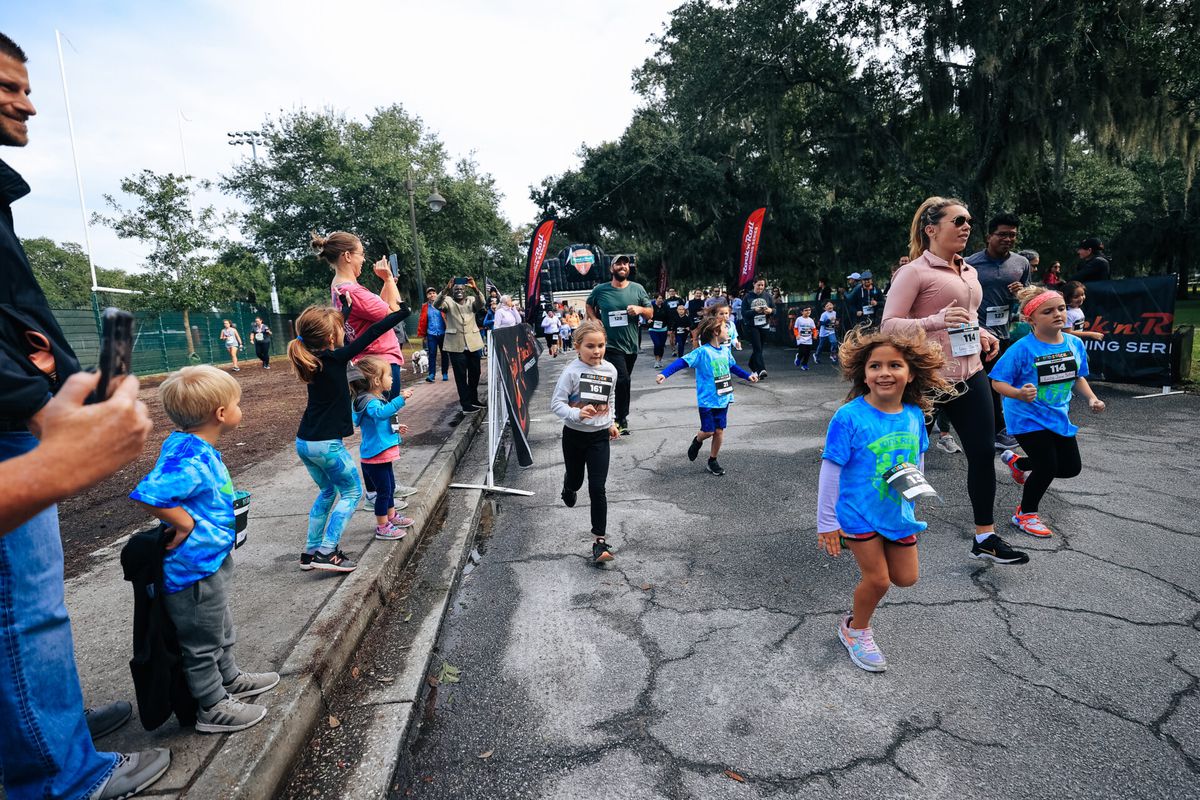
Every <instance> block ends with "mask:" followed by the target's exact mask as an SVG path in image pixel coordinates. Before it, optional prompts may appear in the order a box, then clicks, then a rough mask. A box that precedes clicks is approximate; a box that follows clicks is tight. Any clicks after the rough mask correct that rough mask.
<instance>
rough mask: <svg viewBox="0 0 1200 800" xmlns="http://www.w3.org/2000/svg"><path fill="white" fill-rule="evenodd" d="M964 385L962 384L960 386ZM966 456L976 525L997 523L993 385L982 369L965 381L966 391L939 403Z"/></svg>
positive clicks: (938, 407) (968, 489)
mask: <svg viewBox="0 0 1200 800" xmlns="http://www.w3.org/2000/svg"><path fill="white" fill-rule="evenodd" d="M960 386H961V384H960ZM936 408H937V409H938V410H940V411H941V412H942V413H943V414H945V415H946V419H948V420H950V424H951V425H952V426H954V432H955V433H957V434H958V440H959V441H960V442H962V448H963V452H964V453H966V455H967V495H968V496H969V497H970V498H971V511H972V513H973V514H974V516H975V524H976V525H992V524H994V523H995V521H996V520H995V517H994V516H993V513H994V512H993V506H995V504H996V467H995V460H996V452H995V443H996V427H995V420H994V418H993V416H992V386H991V381H989V380H988V376H987V374H986V373H985V372H984V371H983V370H979V371H978V372H976V373H975V374H974V375H972V376H971V377H970V378H967V380H966V391H964V392H963V393H962V394H960V395H959V396H958V397H956V398H954V399H953V400H949V401H947V402H945V403H938V404H937V406H936Z"/></svg>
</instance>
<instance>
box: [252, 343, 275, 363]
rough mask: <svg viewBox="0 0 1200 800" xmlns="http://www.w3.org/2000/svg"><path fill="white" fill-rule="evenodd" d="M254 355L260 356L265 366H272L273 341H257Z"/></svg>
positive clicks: (259, 358)
mask: <svg viewBox="0 0 1200 800" xmlns="http://www.w3.org/2000/svg"><path fill="white" fill-rule="evenodd" d="M254 355H256V356H258V360H259V361H261V362H262V365H263V366H264V367H269V366H271V343H270V342H255V343H254Z"/></svg>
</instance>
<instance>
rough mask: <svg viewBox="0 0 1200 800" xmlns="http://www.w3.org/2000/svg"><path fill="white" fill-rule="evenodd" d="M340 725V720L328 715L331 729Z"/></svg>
mask: <svg viewBox="0 0 1200 800" xmlns="http://www.w3.org/2000/svg"><path fill="white" fill-rule="evenodd" d="M341 724H342V723H341V720H339V719H338V718H337V717H335V716H334V715H333V714H330V715H329V727H331V728H336V727H337V726H339V725H341Z"/></svg>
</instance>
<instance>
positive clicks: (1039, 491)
mask: <svg viewBox="0 0 1200 800" xmlns="http://www.w3.org/2000/svg"><path fill="white" fill-rule="evenodd" d="M1017 300H1018V302H1019V303H1020V306H1021V315H1022V316H1023V317H1024V318H1025V319H1026V320H1027V321H1028V322H1029V326H1030V329H1031V334H1030V335H1029V336H1025V337H1023V338H1022V339H1020V340H1018V341H1017V342H1015V343H1014V344H1013V345H1012V346H1011V347H1009V348H1008V350H1006V351H1005V352H1004V355H1002V356H1000V360H999V361H997V362H996V366H994V367H992V369H991V374H990V376H989V377H990V378H991V379H992V388H994V389H995V390H996V393H997V394H999V395H1000V396H1001V397H1002V398H1003V399H1002V401H1001V402H1002V403H1003V404H1004V419H1005V420H1006V421H1007V423H1008V432H1009V433H1010V434H1012V435H1013V436H1014V437H1016V440H1017V442H1018V443H1019V444H1020V445H1021V449H1023V450H1024V451H1025V456H1024V457H1020V456H1018V455H1017V454H1016V453H1014V452H1013V451H1011V450H1005V451H1004V452H1003V453H1001V454H1000V458H1001V460H1003V461H1004V463H1005V464H1007V465H1008V468H1009V470H1011V471H1012V476H1013V480H1015V481H1016V482H1017V483H1018V484H1020V485H1022V486H1024V489H1023V491H1022V493H1021V504H1020V505H1019V506H1017V510H1016V513H1014V514H1013V517H1012V524H1013V525H1014V526H1016V527H1017V528H1020V529H1021V530H1023V531H1024V532H1025V533H1028V534H1029V535H1031V536H1038V537H1041V538H1045V537H1048V536H1051V535H1053V534H1052V531H1051V530H1050V528H1049V527H1048V526H1047V525H1046V524H1045V523H1044V522H1042V520H1041V517H1039V516H1038V508H1039V506H1040V504H1041V500H1042V497H1043V495H1045V494H1046V490H1047V489H1049V488H1050V483H1051V482H1052V481H1053V480H1054V479H1055V478H1074V477H1075V476H1076V475H1078V474H1079V472H1080V470H1081V468H1082V464H1081V462H1080V458H1079V445H1078V443H1077V442H1076V441H1075V433H1076V431H1078V430H1079V429H1078V428H1077V427H1076V426H1075V425H1073V424H1071V420H1070V418H1069V417H1068V412H1069V411H1070V410H1071V397H1072V394H1073V391H1072V390H1073V389H1074V388H1076V387H1078V389H1079V393H1080V394H1082V395H1083V396H1084V398H1085V399H1086V400H1087V401H1088V407H1089V408H1090V409H1091V410H1092V411H1093V412H1094V413H1099V412H1101V411H1103V410H1104V402H1103V401H1102V400H1100V399H1099V398H1098V397H1096V393H1095V392H1093V391H1092V387H1091V386H1090V385H1088V382H1087V374H1088V362H1087V351H1086V350H1085V349H1084V346H1083V342H1082V341H1081V340H1080V338H1079V337H1078V336H1064V335H1063V334H1064V333H1065V332H1067V331H1068V330H1069V323H1068V320H1069V316H1068V308H1067V302H1066V299H1065V298H1064V297H1063V295H1061V294H1059V293H1058V292H1056V291H1054V290H1053V289H1047V288H1046V287H1044V286H1029V287H1027V288H1025V289H1023V290H1021V293H1020V294H1019V295H1017ZM1084 333H1087V331H1084ZM1018 387H1020V388H1018Z"/></svg>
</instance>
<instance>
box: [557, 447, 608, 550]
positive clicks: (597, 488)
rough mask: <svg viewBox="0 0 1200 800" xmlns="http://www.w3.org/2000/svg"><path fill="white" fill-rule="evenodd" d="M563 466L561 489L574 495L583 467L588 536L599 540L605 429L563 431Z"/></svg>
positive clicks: (603, 517)
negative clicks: (589, 522)
mask: <svg viewBox="0 0 1200 800" xmlns="http://www.w3.org/2000/svg"><path fill="white" fill-rule="evenodd" d="M562 450H563V463H564V464H565V465H566V467H567V474H566V475H565V476H564V477H563V489H566V490H567V491H570V492H578V491H579V488H580V487H581V486H583V468H584V467H585V466H586V467H587V482H588V498H589V499H590V500H591V504H592V508H591V511H592V536H603V535H604V533H605V531H607V530H608V495H607V494H605V492H604V484H605V482H607V481H608V428H601V429H600V430H598V431H587V432H584V431H577V430H575V429H574V428H567V427H563V437H562Z"/></svg>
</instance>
